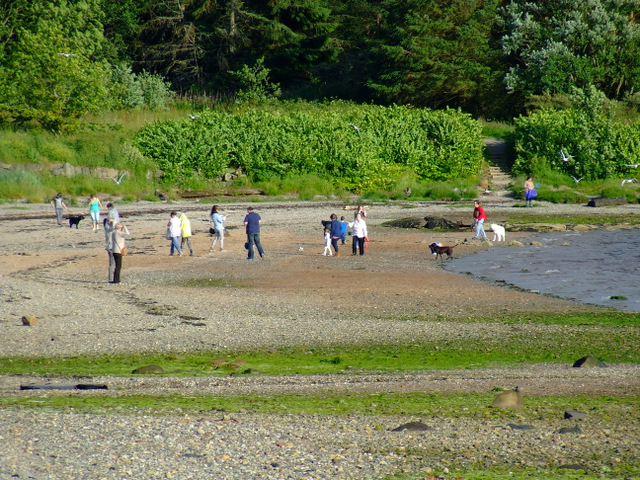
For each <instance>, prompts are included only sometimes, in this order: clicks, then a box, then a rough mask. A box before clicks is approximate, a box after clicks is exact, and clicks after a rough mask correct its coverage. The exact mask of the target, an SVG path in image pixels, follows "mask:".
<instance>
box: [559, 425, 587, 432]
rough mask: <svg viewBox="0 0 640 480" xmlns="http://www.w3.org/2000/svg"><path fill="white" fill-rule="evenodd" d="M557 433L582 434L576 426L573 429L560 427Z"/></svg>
mask: <svg viewBox="0 0 640 480" xmlns="http://www.w3.org/2000/svg"><path fill="white" fill-rule="evenodd" d="M558 433H577V434H580V433H582V430H580V427H578V426H577V425H576V426H575V427H562V428H561V429H560V430H558Z"/></svg>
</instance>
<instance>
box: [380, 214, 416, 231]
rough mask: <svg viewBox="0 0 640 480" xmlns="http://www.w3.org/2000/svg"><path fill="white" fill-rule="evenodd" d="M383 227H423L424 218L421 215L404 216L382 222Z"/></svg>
mask: <svg viewBox="0 0 640 480" xmlns="http://www.w3.org/2000/svg"><path fill="white" fill-rule="evenodd" d="M382 226H383V227H394V228H424V226H425V223H424V219H423V218H421V217H405V218H399V219H397V220H390V221H388V222H383V223H382Z"/></svg>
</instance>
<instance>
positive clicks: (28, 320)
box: [22, 315, 39, 327]
mask: <svg viewBox="0 0 640 480" xmlns="http://www.w3.org/2000/svg"><path fill="white" fill-rule="evenodd" d="M38 323H39V322H38V319H37V318H36V317H34V316H33V315H25V316H24V317H22V325H24V326H26V327H37V326H38Z"/></svg>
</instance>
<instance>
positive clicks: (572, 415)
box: [564, 410, 587, 420]
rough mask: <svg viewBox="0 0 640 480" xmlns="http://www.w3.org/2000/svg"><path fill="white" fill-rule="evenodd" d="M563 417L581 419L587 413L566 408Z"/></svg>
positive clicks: (585, 416)
mask: <svg viewBox="0 0 640 480" xmlns="http://www.w3.org/2000/svg"><path fill="white" fill-rule="evenodd" d="M564 418H567V419H569V418H575V419H576V420H582V419H585V418H587V414H586V413H582V412H577V411H575V410H567V411H566V412H564Z"/></svg>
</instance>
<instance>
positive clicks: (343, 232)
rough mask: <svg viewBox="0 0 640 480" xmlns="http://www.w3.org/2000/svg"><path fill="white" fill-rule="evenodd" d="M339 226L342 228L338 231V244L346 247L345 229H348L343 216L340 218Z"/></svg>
mask: <svg viewBox="0 0 640 480" xmlns="http://www.w3.org/2000/svg"><path fill="white" fill-rule="evenodd" d="M340 226H341V227H342V230H340V240H341V241H340V243H341V244H342V245H346V244H347V228H348V227H349V222H347V221H346V220H345V219H344V215H343V216H342V217H340Z"/></svg>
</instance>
